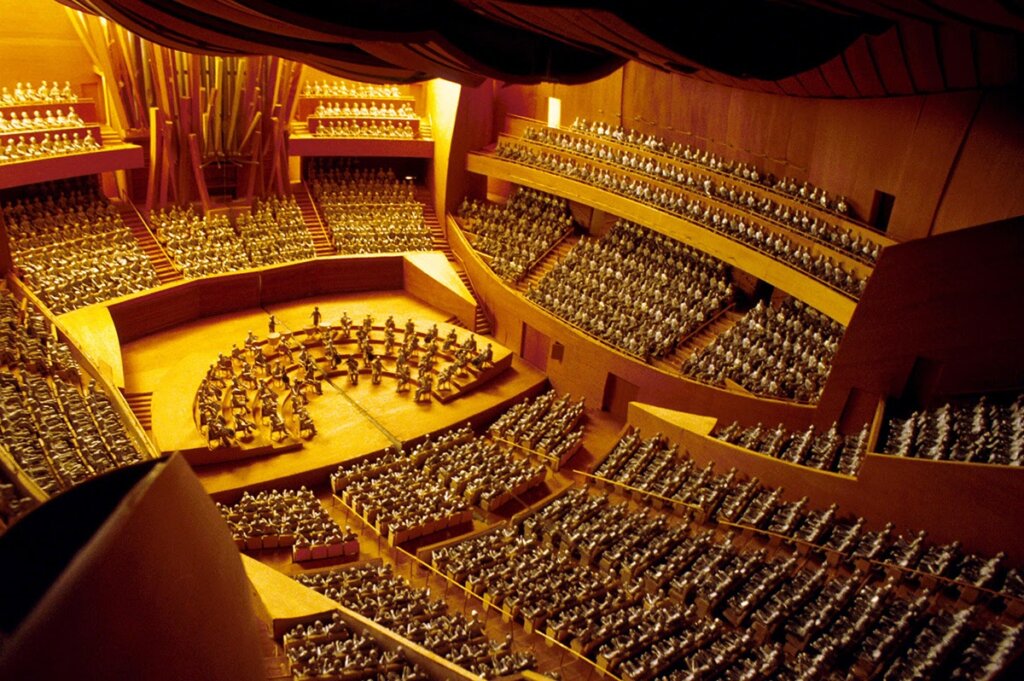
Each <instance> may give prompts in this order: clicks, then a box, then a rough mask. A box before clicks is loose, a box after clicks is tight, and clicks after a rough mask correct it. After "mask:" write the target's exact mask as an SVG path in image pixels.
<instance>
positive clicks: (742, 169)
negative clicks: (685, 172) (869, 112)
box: [572, 118, 877, 255]
mask: <svg viewBox="0 0 1024 681" xmlns="http://www.w3.org/2000/svg"><path fill="white" fill-rule="evenodd" d="M572 129H573V130H576V131H579V132H585V133H588V134H591V135H595V136H597V137H605V138H608V139H612V140H615V141H616V142H619V143H621V144H627V145H629V146H634V147H639V148H641V149H645V150H647V151H649V152H657V153H660V154H667V155H669V156H673V157H675V158H678V159H684V160H686V161H689V162H690V163H693V164H695V165H701V166H704V167H706V168H709V169H711V170H715V171H718V172H719V173H725V174H728V175H733V176H735V177H737V178H743V179H744V180H748V181H750V182H751V183H752V184H755V185H761V186H765V187H771V188H772V189H775V190H776V191H779V192H782V193H785V194H789V195H790V197H792V198H796V199H798V200H801V201H805V202H807V203H809V204H813V205H814V207H815V208H817V209H822V210H827V211H831V212H833V213H835V214H837V215H840V216H846V215H849V212H850V207H849V205H848V204H847V203H846V199H845V197H842V196H839V197H837V198H836V199H834V200H833V199H832V198H831V197H829V195H828V192H827V191H825V190H824V189H822V188H819V187H816V186H814V185H813V184H811V183H809V182H804V183H802V184H800V185H797V184H796V180H793V179H790V178H782V179H781V180H776V179H775V178H774V177H773V176H772V174H771V173H766V172H764V171H760V170H758V169H757V167H756V166H754V165H752V164H747V163H736V162H734V161H727V160H725V159H723V158H719V157H718V156H717V155H715V154H712V153H710V152H708V151H702V150H701V149H699V148H692V147H691V146H690V145H689V144H687V145H686V146H685V147H684V146H683V145H681V144H679V143H678V142H672V143H671V144H666V143H665V140H664V139H661V138H659V137H655V136H654V135H644V134H642V133H640V132H639V131H637V130H634V129H630V130H625V129H624V128H623V127H622V126H621V125H618V126H612V125H611V124H609V123H601V122H598V121H588V120H587V119H585V118H577V119H576V120H575V121H573V124H572ZM876 255H877V254H876Z"/></svg>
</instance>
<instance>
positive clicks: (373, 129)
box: [313, 119, 416, 140]
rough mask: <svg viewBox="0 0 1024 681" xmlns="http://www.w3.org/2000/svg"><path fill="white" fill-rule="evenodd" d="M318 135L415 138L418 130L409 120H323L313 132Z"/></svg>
mask: <svg viewBox="0 0 1024 681" xmlns="http://www.w3.org/2000/svg"><path fill="white" fill-rule="evenodd" d="M313 134H314V135H315V136H317V137H367V138H371V139H407V140H411V139H415V138H416V130H415V129H414V128H413V127H412V124H411V123H410V122H409V121H404V122H403V121H396V120H387V119H384V120H380V121H376V120H373V121H370V122H369V123H366V122H364V121H359V120H355V121H348V120H341V121H321V122H320V124H319V125H318V126H316V131H315V132H314V133H313Z"/></svg>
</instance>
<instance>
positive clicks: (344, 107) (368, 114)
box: [313, 101, 416, 119]
mask: <svg viewBox="0 0 1024 681" xmlns="http://www.w3.org/2000/svg"><path fill="white" fill-rule="evenodd" d="M313 116H315V117H316V118H409V119H414V118H416V112H415V111H413V109H412V105H411V104H409V102H400V103H399V104H398V106H397V107H396V106H395V103H394V102H384V101H381V102H377V101H370V103H369V104H367V103H366V102H359V103H352V104H350V103H349V102H345V103H343V104H339V103H338V102H334V103H331V102H328V103H327V104H324V102H323V101H320V102H318V103H317V105H316V109H315V110H314V111H313Z"/></svg>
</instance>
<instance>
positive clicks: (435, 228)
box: [416, 187, 455, 260]
mask: <svg viewBox="0 0 1024 681" xmlns="http://www.w3.org/2000/svg"><path fill="white" fill-rule="evenodd" d="M416 200H417V201H419V202H420V203H421V204H422V205H423V224H424V225H426V227H427V229H428V230H430V240H431V242H433V246H434V250H435V251H441V252H442V253H444V255H445V257H446V258H448V260H454V259H455V255H454V254H453V253H452V249H451V247H450V246H449V245H448V237H447V235H446V234H445V231H444V225H442V224H441V221H440V220H438V219H437V213H436V212H435V211H434V198H433V196H431V194H430V190H429V189H427V188H426V187H416Z"/></svg>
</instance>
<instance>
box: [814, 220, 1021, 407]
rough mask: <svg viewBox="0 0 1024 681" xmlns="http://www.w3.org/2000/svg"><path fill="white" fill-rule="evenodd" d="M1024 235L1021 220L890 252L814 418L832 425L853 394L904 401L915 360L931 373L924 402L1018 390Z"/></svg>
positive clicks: (856, 315)
mask: <svg viewBox="0 0 1024 681" xmlns="http://www.w3.org/2000/svg"><path fill="white" fill-rule="evenodd" d="M1022 229H1024V218H1017V219H1015V220H1010V221H1006V222H1002V223H996V224H993V225H986V226H983V227H977V228H974V229H970V230H962V231H959V232H953V233H951V234H944V235H940V236H937V237H934V238H930V239H922V240H916V241H913V242H910V243H904V244H898V245H896V246H891V247H889V248H887V249H886V250H885V251H884V252H883V253H882V257H881V258H880V259H879V262H878V265H877V266H876V267H875V272H874V274H873V275H872V278H871V280H870V281H869V282H868V286H867V289H866V290H865V291H864V295H863V296H862V297H861V299H860V302H859V303H858V305H857V309H856V311H855V312H854V314H853V319H852V320H851V322H850V326H849V328H848V329H847V332H846V336H845V337H844V338H843V341H842V344H841V345H840V346H839V351H838V352H837V354H836V358H835V360H834V362H833V364H832V373H831V375H830V376H829V380H828V384H827V385H826V386H825V391H824V393H823V395H822V399H821V403H820V405H819V417H820V418H821V419H822V420H832V419H835V418H837V417H838V416H839V414H841V413H842V411H843V408H844V406H845V404H846V401H847V399H848V396H849V394H850V391H851V390H852V389H859V390H862V391H865V392H868V393H873V394H878V395H883V396H885V395H889V396H899V395H901V394H902V393H903V392H904V391H905V389H906V388H907V384H908V378H909V377H910V375H911V372H912V371H913V368H914V366H915V364H919V363H921V362H925V363H926V364H929V365H931V366H932V367H934V372H933V373H934V376H933V380H932V381H930V384H929V385H927V386H924V389H923V390H918V392H919V393H920V394H919V396H918V397H919V399H920V400H922V401H929V400H932V399H942V398H945V397H949V396H954V395H958V394H963V393H972V392H981V391H984V392H993V391H999V390H1009V389H1021V388H1024V355H1022V354H1021V352H1020V351H1019V348H1020V347H1022V346H1024V317H1021V315H1019V314H1016V311H1017V310H1018V309H1019V308H1020V301H1021V300H1022V299H1024V277H1021V276H1020V272H1022V271H1024V239H1021V238H1020V235H1021V230H1022ZM1015 348H1016V349H1015ZM883 350H884V351H883Z"/></svg>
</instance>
